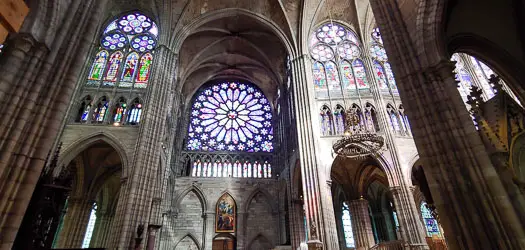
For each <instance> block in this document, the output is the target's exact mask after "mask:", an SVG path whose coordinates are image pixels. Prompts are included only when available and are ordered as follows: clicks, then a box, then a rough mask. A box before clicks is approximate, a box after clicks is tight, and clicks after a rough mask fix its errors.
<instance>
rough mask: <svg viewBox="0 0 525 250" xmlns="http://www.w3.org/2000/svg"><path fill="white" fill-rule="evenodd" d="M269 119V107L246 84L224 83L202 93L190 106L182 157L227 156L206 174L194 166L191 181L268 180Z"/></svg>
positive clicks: (267, 103)
mask: <svg viewBox="0 0 525 250" xmlns="http://www.w3.org/2000/svg"><path fill="white" fill-rule="evenodd" d="M272 118H273V114H272V107H271V104H270V102H269V101H268V99H267V98H266V97H265V96H264V94H263V93H262V91H261V90H260V89H259V88H257V87H256V86H255V85H253V84H251V83H239V82H223V83H216V84H210V85H207V86H206V87H203V88H201V90H199V91H198V92H197V94H196V95H195V96H194V98H193V102H192V106H191V111H190V119H189V125H188V137H187V140H186V145H185V147H186V154H188V155H195V157H197V155H199V157H200V155H210V154H214V153H215V152H218V153H221V155H224V154H226V155H227V156H225V157H226V158H221V159H224V160H221V161H218V162H215V164H214V165H213V170H212V172H210V173H207V172H205V171H202V170H199V169H197V170H196V169H195V167H198V165H195V164H194V166H195V167H194V169H193V170H192V176H203V177H244V178H252V177H253V178H270V177H272V176H271V153H272V152H273V137H274V135H273V133H274V131H273V125H272V124H273V123H272ZM211 157H214V156H212V155H211ZM221 157H222V156H221ZM226 159H227V160H226ZM238 159H242V160H238ZM192 161H193V160H192ZM232 162H234V164H232ZM241 168H242V170H241ZM200 171H202V173H200ZM214 173H217V174H214Z"/></svg>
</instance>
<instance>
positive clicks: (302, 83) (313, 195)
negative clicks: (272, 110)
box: [292, 55, 324, 248]
mask: <svg viewBox="0 0 525 250" xmlns="http://www.w3.org/2000/svg"><path fill="white" fill-rule="evenodd" d="M292 64H293V68H294V70H293V73H294V79H295V82H294V83H293V84H292V87H293V91H294V96H295V98H294V106H295V109H296V110H295V113H296V117H297V137H298V149H299V150H298V151H299V158H300V162H301V165H300V166H301V177H302V182H303V192H304V201H305V210H306V211H305V213H306V218H307V220H306V225H307V228H306V231H307V237H308V238H307V240H308V245H309V247H311V248H314V247H316V246H319V245H322V243H321V241H320V240H321V239H323V236H324V235H323V234H324V232H323V231H324V228H323V221H322V220H323V218H322V214H321V212H320V211H319V210H318V209H319V208H321V209H322V207H321V202H320V197H318V194H320V188H319V183H318V180H319V179H318V176H317V173H318V172H317V171H318V170H317V162H316V157H315V145H314V141H315V139H314V135H313V132H312V131H313V129H312V121H313V120H312V114H315V111H313V110H312V107H311V105H310V104H311V103H314V102H313V100H311V99H312V98H311V97H310V96H311V95H310V93H308V92H309V91H308V87H309V86H313V84H310V83H312V82H313V81H308V80H307V73H306V72H307V69H306V67H307V65H308V66H309V59H308V56H307V55H302V56H300V57H298V58H295V59H294V60H293V61H292Z"/></svg>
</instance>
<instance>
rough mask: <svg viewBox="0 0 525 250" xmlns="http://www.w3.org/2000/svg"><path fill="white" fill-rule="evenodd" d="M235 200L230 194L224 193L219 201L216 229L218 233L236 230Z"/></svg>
mask: <svg viewBox="0 0 525 250" xmlns="http://www.w3.org/2000/svg"><path fill="white" fill-rule="evenodd" d="M235 219H236V217H235V201H234V200H233V198H232V197H231V196H230V195H229V194H224V195H223V196H222V197H221V198H220V199H219V201H218V202H217V215H216V218H215V222H216V223H215V231H216V232H218V233H233V232H235V221H236V220H235Z"/></svg>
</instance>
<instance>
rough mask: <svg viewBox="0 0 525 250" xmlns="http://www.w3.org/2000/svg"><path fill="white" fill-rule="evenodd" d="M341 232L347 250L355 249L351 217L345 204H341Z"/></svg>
mask: <svg viewBox="0 0 525 250" xmlns="http://www.w3.org/2000/svg"><path fill="white" fill-rule="evenodd" d="M341 219H342V221H343V232H344V235H345V243H346V247H347V248H354V247H355V240H354V232H353V230H352V216H351V215H350V208H349V207H348V204H347V203H346V202H343V213H342V218H341Z"/></svg>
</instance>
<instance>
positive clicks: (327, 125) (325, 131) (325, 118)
mask: <svg viewBox="0 0 525 250" xmlns="http://www.w3.org/2000/svg"><path fill="white" fill-rule="evenodd" d="M319 116H320V117H319V120H320V121H321V135H324V136H326V135H333V134H334V133H333V131H334V130H333V128H334V127H333V121H334V118H333V115H332V111H331V110H330V108H329V107H328V106H326V105H324V106H323V107H322V108H321V112H320V113H319Z"/></svg>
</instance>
